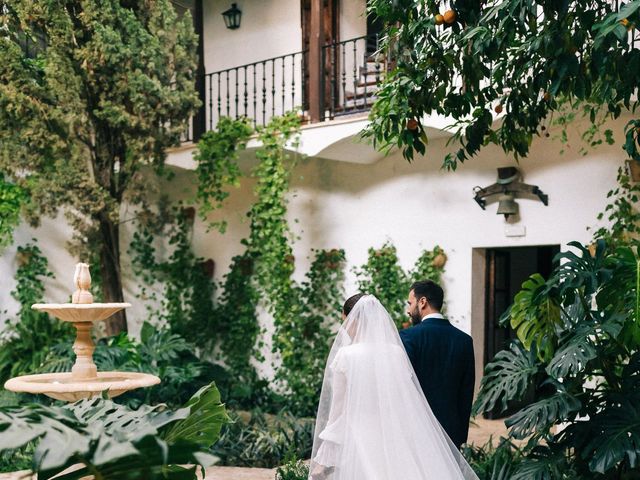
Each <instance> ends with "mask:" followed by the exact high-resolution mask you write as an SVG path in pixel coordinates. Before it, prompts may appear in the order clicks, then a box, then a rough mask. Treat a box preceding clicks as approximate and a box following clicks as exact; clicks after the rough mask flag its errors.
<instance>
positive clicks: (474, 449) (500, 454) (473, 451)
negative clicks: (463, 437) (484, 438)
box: [462, 438, 521, 480]
mask: <svg viewBox="0 0 640 480" xmlns="http://www.w3.org/2000/svg"><path fill="white" fill-rule="evenodd" d="M462 455H463V456H464V457H465V459H466V460H467V462H469V465H470V466H471V468H473V470H474V472H475V473H476V475H478V478H479V479H480V480H511V479H512V478H513V474H514V473H515V470H516V465H517V464H518V463H519V462H520V461H521V453H520V451H519V449H518V447H516V446H515V445H514V444H513V443H512V442H510V441H509V440H508V439H505V438H501V439H500V442H499V443H498V445H497V446H496V447H494V446H493V442H492V439H489V441H488V442H487V443H486V444H485V445H480V446H476V445H469V444H465V445H463V446H462Z"/></svg>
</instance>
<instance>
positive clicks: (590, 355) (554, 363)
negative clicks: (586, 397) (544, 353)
mask: <svg viewBox="0 0 640 480" xmlns="http://www.w3.org/2000/svg"><path fill="white" fill-rule="evenodd" d="M596 329H597V325H595V324H593V323H591V324H588V323H581V324H579V325H578V326H577V327H576V329H575V330H574V331H571V332H569V335H568V338H569V339H568V340H567V341H566V342H563V346H562V348H560V349H559V350H558V351H557V352H556V353H555V355H554V356H553V358H552V359H551V361H550V362H549V365H548V366H547V369H546V370H547V372H548V373H549V375H551V376H552V377H555V378H558V379H559V378H564V377H566V376H567V375H569V374H578V373H579V372H581V371H582V370H583V369H584V368H585V366H586V364H587V362H588V361H590V360H593V359H594V358H595V357H596V356H597V355H598V350H597V349H596V346H595V345H594V344H593V336H594V335H595V332H596Z"/></svg>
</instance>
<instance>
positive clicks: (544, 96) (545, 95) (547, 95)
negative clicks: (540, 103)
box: [542, 92, 551, 102]
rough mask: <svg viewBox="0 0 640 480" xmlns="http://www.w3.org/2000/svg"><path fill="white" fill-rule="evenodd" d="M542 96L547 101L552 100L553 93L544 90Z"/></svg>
mask: <svg viewBox="0 0 640 480" xmlns="http://www.w3.org/2000/svg"><path fill="white" fill-rule="evenodd" d="M542 98H543V99H544V101H545V102H548V101H550V100H551V94H550V93H549V92H544V95H542Z"/></svg>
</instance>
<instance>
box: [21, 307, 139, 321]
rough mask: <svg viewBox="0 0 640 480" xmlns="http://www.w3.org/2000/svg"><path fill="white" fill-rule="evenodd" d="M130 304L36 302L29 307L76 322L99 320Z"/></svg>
mask: <svg viewBox="0 0 640 480" xmlns="http://www.w3.org/2000/svg"><path fill="white" fill-rule="evenodd" d="M130 306H131V304H130V303H36V304H34V305H31V308H33V309H34V310H38V311H40V312H47V313H49V314H51V315H53V316H54V317H58V318H59V319H60V320H63V321H65V322H72V323H76V322H99V321H100V320H105V319H107V318H109V317H110V316H111V315H113V314H114V313H116V312H119V311H120V310H122V309H124V308H128V307H130Z"/></svg>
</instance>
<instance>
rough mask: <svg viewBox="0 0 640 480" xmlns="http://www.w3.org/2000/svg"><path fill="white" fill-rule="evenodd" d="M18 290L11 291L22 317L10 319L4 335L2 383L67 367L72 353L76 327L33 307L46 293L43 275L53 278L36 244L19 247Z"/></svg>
mask: <svg viewBox="0 0 640 480" xmlns="http://www.w3.org/2000/svg"><path fill="white" fill-rule="evenodd" d="M17 259H18V263H19V266H18V269H17V271H16V276H15V279H16V289H15V290H14V291H12V292H11V295H12V296H13V298H15V299H16V300H17V301H18V302H19V303H20V310H19V311H18V318H16V319H12V320H9V321H7V323H6V325H5V327H4V330H3V331H2V334H1V337H0V383H2V384H3V383H4V382H5V381H7V380H8V379H9V378H11V377H15V376H18V375H25V374H32V373H44V372H51V371H61V370H65V369H66V368H65V367H67V366H68V367H70V360H71V359H70V355H71V354H69V353H68V354H66V355H63V356H62V357H60V356H58V353H59V352H60V351H61V350H64V349H68V350H70V347H71V344H72V343H73V338H74V335H73V332H72V328H71V327H70V326H69V325H68V324H66V323H65V322H60V321H58V320H55V319H51V318H50V317H49V316H48V315H47V314H46V313H43V312H38V311H36V310H33V309H32V308H31V305H33V304H34V303H41V302H42V301H43V296H44V284H43V278H51V277H53V274H52V273H51V272H50V271H49V266H48V262H47V259H46V258H45V257H44V256H43V255H42V252H41V251H40V249H39V248H38V247H37V245H35V244H27V245H25V246H24V247H18V254H17Z"/></svg>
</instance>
